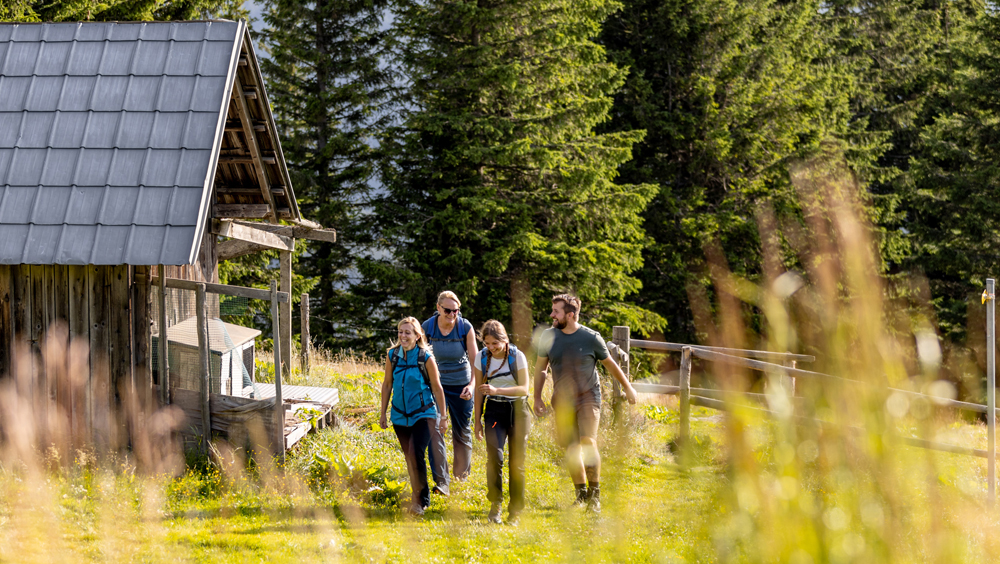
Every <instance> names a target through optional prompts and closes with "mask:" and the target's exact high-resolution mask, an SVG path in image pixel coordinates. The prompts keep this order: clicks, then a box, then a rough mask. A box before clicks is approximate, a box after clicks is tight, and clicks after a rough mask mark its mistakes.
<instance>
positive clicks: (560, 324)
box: [552, 319, 566, 329]
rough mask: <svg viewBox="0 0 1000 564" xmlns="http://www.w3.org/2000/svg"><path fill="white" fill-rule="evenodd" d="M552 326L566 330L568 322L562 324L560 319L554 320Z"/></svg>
mask: <svg viewBox="0 0 1000 564" xmlns="http://www.w3.org/2000/svg"><path fill="white" fill-rule="evenodd" d="M552 326H553V327H555V328H556V329H565V328H566V322H565V321H562V322H560V321H559V320H558V319H553V320H552Z"/></svg>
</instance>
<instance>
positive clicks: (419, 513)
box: [403, 503, 424, 517]
mask: <svg viewBox="0 0 1000 564" xmlns="http://www.w3.org/2000/svg"><path fill="white" fill-rule="evenodd" d="M403 511H404V512H406V513H409V514H410V515H413V516H414V517H423V516H424V508H423V507H421V506H420V504H418V503H413V504H410V505H408V506H406V507H405V508H404V509H403Z"/></svg>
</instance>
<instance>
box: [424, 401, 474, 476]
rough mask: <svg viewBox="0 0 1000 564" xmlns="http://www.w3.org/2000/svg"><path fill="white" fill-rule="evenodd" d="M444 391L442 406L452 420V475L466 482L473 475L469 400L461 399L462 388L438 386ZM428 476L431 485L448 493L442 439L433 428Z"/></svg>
mask: <svg viewBox="0 0 1000 564" xmlns="http://www.w3.org/2000/svg"><path fill="white" fill-rule="evenodd" d="M441 387H442V388H444V402H445V403H446V404H447V406H448V415H449V418H450V419H451V447H452V452H454V453H455V460H454V464H453V468H452V471H453V472H454V475H455V477H456V478H459V479H465V477H466V476H468V475H469V472H471V471H472V430H471V429H470V424H471V423H472V399H467V400H466V399H462V397H461V395H462V390H463V389H465V386H441ZM429 451H430V462H431V474H433V475H434V483H435V484H437V486H438V487H439V488H441V489H443V490H444V491H445V492H447V491H448V484H449V483H450V478H449V476H448V449H447V447H446V446H445V441H444V435H443V434H442V433H441V431H440V430H439V429H438V428H437V427H436V426H435V427H434V429H433V430H432V432H431V445H430V449H429Z"/></svg>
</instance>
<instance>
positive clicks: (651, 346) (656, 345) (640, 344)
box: [629, 339, 816, 362]
mask: <svg viewBox="0 0 1000 564" xmlns="http://www.w3.org/2000/svg"><path fill="white" fill-rule="evenodd" d="M629 344H630V345H631V346H633V347H635V348H638V349H646V350H650V351H669V352H681V350H682V349H683V348H684V347H691V350H694V351H714V352H718V353H737V354H739V355H742V356H743V357H747V358H758V359H764V358H774V359H779V360H785V361H788V360H793V361H796V362H816V357H815V356H812V355H808V354H793V353H777V352H770V351H753V350H744V349H728V348H725V347H708V346H703V345H685V344H681V343H663V342H660V341H644V340H642V339H631V340H629ZM695 356H697V353H695Z"/></svg>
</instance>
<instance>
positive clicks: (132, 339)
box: [0, 265, 152, 445]
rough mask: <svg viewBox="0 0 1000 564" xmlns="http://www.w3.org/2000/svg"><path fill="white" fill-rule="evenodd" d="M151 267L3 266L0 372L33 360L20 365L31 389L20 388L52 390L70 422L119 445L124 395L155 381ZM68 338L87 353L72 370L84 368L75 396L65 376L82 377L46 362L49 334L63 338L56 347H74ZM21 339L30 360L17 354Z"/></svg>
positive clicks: (35, 391) (36, 391) (3, 374)
mask: <svg viewBox="0 0 1000 564" xmlns="http://www.w3.org/2000/svg"><path fill="white" fill-rule="evenodd" d="M148 272H149V268H148V267H130V266H127V265H122V266H94V265H88V266H66V265H32V266H28V265H13V266H7V265H0V377H6V375H9V374H13V373H14V371H15V370H18V367H17V365H16V363H17V362H25V361H27V362H30V363H31V365H30V367H22V368H25V369H28V370H30V375H31V377H30V379H27V381H26V382H24V385H26V386H30V390H29V389H22V390H21V392H22V393H24V394H30V395H34V396H35V397H39V396H42V397H44V395H48V397H49V398H51V399H53V400H55V401H56V405H59V406H61V407H63V408H65V409H68V410H69V412H70V416H71V421H72V425H74V426H84V425H86V426H87V428H91V429H94V431H95V432H96V438H97V440H98V443H99V444H100V443H103V444H105V445H111V444H118V445H120V444H122V443H123V441H125V440H126V438H127V435H126V430H127V429H126V427H125V426H126V421H125V420H124V419H122V418H120V417H118V416H116V415H115V414H117V413H122V412H123V410H122V409H120V408H121V407H122V406H123V404H124V402H125V401H126V395H125V394H126V392H127V391H128V390H130V389H131V387H132V386H134V385H136V384H138V385H139V388H138V389H143V388H150V387H151V385H152V381H151V376H150V374H151V373H150V370H149V363H150V354H149V346H150V322H151V320H150V319H149V311H150V302H149V300H150V299H151V293H150V287H149V277H148ZM137 274H141V276H136V275H137ZM67 336H68V337H69V338H70V339H71V340H73V339H75V340H82V341H83V342H84V343H87V344H88V346H86V347H85V349H84V350H86V349H89V351H90V352H89V357H88V359H87V360H86V361H84V360H82V359H79V361H80V362H79V363H77V365H76V367H75V370H79V369H80V367H82V368H83V370H84V371H86V372H87V374H86V375H85V377H84V378H83V379H82V380H83V386H82V390H79V393H78V394H76V395H74V393H73V389H74V388H73V387H72V386H70V385H69V381H68V379H72V378H74V377H77V378H78V375H74V374H72V373H71V372H72V371H69V370H66V369H62V368H61V366H56V367H53V365H52V363H53V361H52V360H48V364H49V369H48V370H47V369H46V363H44V362H42V352H43V351H45V350H46V349H47V348H48V347H47V345H46V339H47V338H50V337H52V338H57V339H62V340H63V342H62V343H61V344H60V345H59V346H55V347H53V348H54V349H59V348H60V346H61V347H63V348H64V347H66V346H67V345H68V344H69V343H68V341H66V337H67ZM19 343H23V344H25V345H27V348H28V350H30V351H31V353H30V357H28V358H15V355H14V351H15V350H16V348H17V346H18V344H19ZM81 363H82V364H81ZM57 368H58V369H57ZM49 372H51V374H50V373H49ZM22 373H23V371H22ZM57 379H58V380H60V381H57ZM62 379H67V381H61V380H62ZM19 383H20V381H19ZM81 395H82V396H83V397H79V396H81ZM39 399H41V397H39ZM46 403H47V402H41V405H45V404H46Z"/></svg>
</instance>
